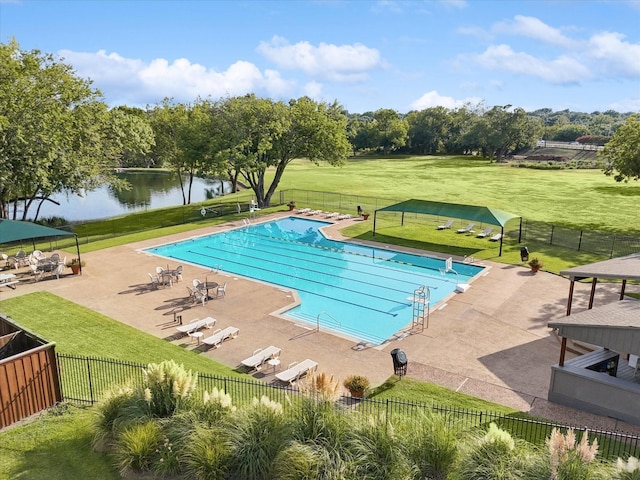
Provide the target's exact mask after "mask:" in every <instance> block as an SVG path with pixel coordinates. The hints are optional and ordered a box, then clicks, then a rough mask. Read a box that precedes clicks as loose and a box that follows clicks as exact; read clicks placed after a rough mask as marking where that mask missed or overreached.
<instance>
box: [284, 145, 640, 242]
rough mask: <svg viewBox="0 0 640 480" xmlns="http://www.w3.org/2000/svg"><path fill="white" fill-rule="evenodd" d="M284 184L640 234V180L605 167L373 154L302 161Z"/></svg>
mask: <svg viewBox="0 0 640 480" xmlns="http://www.w3.org/2000/svg"><path fill="white" fill-rule="evenodd" d="M279 188H281V189H293V188H295V189H301V190H316V191H324V192H340V193H343V194H349V195H361V196H370V197H379V198H389V199H399V200H407V199H409V198H417V199H422V200H432V201H437V202H449V203H463V204H468V205H481V206H489V207H493V208H497V209H500V210H505V211H507V212H511V213H514V214H516V215H519V216H522V217H524V218H525V219H527V220H537V221H542V222H549V223H554V224H557V225H567V226H572V227H575V228H584V229H593V230H604V231H611V232H618V233H625V234H631V235H634V236H638V235H639V234H640V216H639V215H637V213H636V211H637V208H638V200H639V199H640V182H635V181H632V182H629V183H617V182H615V181H614V180H613V179H612V178H611V177H607V176H605V175H604V174H603V173H602V172H601V171H600V170H533V169H528V168H516V167H513V166H510V165H506V164H496V163H492V162H490V161H489V160H486V159H480V158H476V157H392V158H370V157H367V158H357V159H349V160H348V161H347V164H346V165H345V166H344V167H339V168H336V167H331V166H330V165H326V164H322V165H320V166H315V165H313V164H311V163H310V162H308V161H304V160H296V161H295V162H293V163H292V164H290V165H289V166H288V167H287V170H286V171H285V173H284V176H283V179H282V181H281V183H280V186H279ZM298 206H304V205H298ZM350 213H354V212H350Z"/></svg>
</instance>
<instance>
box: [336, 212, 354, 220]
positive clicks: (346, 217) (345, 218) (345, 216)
mask: <svg viewBox="0 0 640 480" xmlns="http://www.w3.org/2000/svg"><path fill="white" fill-rule="evenodd" d="M349 218H351V214H350V213H343V214H342V215H338V220H347V219H349Z"/></svg>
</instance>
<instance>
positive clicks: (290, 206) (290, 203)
mask: <svg viewBox="0 0 640 480" xmlns="http://www.w3.org/2000/svg"><path fill="white" fill-rule="evenodd" d="M287 207H289V211H291V210H293V209H294V208H296V202H294V201H293V200H291V201H290V202H289V203H287Z"/></svg>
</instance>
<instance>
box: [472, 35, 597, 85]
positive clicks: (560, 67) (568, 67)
mask: <svg viewBox="0 0 640 480" xmlns="http://www.w3.org/2000/svg"><path fill="white" fill-rule="evenodd" d="M472 60H473V61H474V62H475V63H477V64H479V65H481V66H482V67H484V68H487V69H489V70H495V71H505V70H506V71H509V72H512V73H516V74H520V75H528V76H533V77H539V78H541V79H543V80H545V81H547V82H551V83H556V84H569V83H579V82H581V81H584V80H588V79H591V77H592V74H591V72H590V71H589V69H588V68H587V67H586V66H584V65H583V64H582V63H580V62H579V61H578V60H576V59H575V58H572V57H570V56H567V55H561V56H559V57H557V58H555V59H554V60H542V59H539V58H536V57H534V56H532V55H529V54H528V53H524V52H515V51H513V49H512V48H511V47H510V46H509V45H504V44H503V45H492V46H490V47H488V48H487V49H486V50H485V51H484V52H483V53H481V54H480V55H475V56H473V57H472Z"/></svg>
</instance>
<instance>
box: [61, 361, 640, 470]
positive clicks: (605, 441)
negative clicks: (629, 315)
mask: <svg viewBox="0 0 640 480" xmlns="http://www.w3.org/2000/svg"><path fill="white" fill-rule="evenodd" d="M57 357H58V368H59V370H60V382H61V388H62V396H63V398H64V400H65V401H70V402H77V403H83V404H94V403H96V402H98V401H100V400H101V399H102V398H104V396H105V394H106V393H107V392H108V391H109V390H111V389H112V388H114V387H116V386H121V385H127V384H128V385H131V386H136V385H142V382H143V369H144V368H146V365H142V364H138V363H132V362H125V361H120V360H113V359H106V358H96V357H82V356H75V355H67V354H60V353H59V354H57ZM214 387H216V388H218V389H219V390H223V391H224V392H225V393H228V394H229V395H231V398H232V399H233V402H234V404H235V405H244V404H247V403H250V402H251V401H252V400H253V398H260V397H261V396H263V395H266V396H268V397H269V398H270V399H271V400H275V401H277V402H279V403H280V404H282V405H283V407H284V408H287V407H288V406H289V405H295V404H296V403H297V400H298V399H300V396H301V394H300V391H299V390H298V389H297V388H295V387H291V386H284V387H281V386H277V385H271V384H266V383H264V382H260V381H257V380H252V379H243V378H231V377H222V376H217V375H208V374H204V373H199V374H198V391H199V392H202V391H208V392H210V391H212V390H213V388H214ZM339 402H340V403H341V404H342V405H344V406H345V407H348V408H349V409H350V410H353V411H358V412H360V413H362V414H364V415H365V416H366V417H368V416H374V417H378V418H380V419H381V420H383V421H385V422H392V421H394V420H395V419H398V418H401V417H402V418H405V419H406V418H407V417H409V418H411V417H413V416H416V415H420V414H421V413H423V412H427V411H433V412H438V413H440V414H442V415H444V416H445V418H446V419H447V422H448V425H449V427H450V428H451V429H453V430H454V431H455V432H456V433H462V432H468V431H471V430H474V429H482V428H485V427H486V426H488V425H489V424H490V423H491V422H493V423H495V424H496V425H498V426H499V427H501V428H503V429H504V430H507V431H509V432H510V433H511V434H512V435H514V436H516V437H519V438H523V439H526V440H527V441H529V442H532V443H537V444H540V445H542V444H544V441H545V439H546V438H547V437H549V435H550V434H551V431H552V429H553V428H554V427H555V428H559V429H561V430H563V431H566V430H567V429H569V428H574V430H575V431H576V432H577V435H578V438H581V435H582V432H584V431H585V430H588V436H589V439H590V440H591V441H593V439H595V438H597V439H598V444H599V452H600V455H602V457H603V458H607V459H611V458H616V457H622V458H627V457H628V456H630V455H633V456H635V457H638V456H640V436H637V435H631V434H627V433H624V432H608V431H604V430H596V429H593V430H592V429H586V428H585V427H582V426H575V425H562V424H558V423H553V422H546V421H540V420H535V419H531V418H522V417H520V416H511V415H505V414H501V413H495V412H487V411H476V410H466V409H456V408H451V407H448V406H444V405H436V404H427V403H419V402H408V401H403V400H397V399H384V400H378V399H375V398H365V399H361V400H356V399H352V398H350V397H342V398H341V399H340V400H339Z"/></svg>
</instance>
